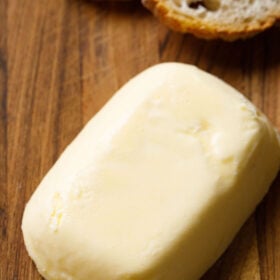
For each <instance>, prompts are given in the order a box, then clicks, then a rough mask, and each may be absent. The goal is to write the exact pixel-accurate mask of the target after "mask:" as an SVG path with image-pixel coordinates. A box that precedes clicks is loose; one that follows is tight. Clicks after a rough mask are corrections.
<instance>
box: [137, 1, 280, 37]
mask: <svg viewBox="0 0 280 280" xmlns="http://www.w3.org/2000/svg"><path fill="white" fill-rule="evenodd" d="M142 3H143V4H144V6H146V7H147V8H148V9H149V10H151V11H152V12H153V14H154V15H155V16H156V17H157V18H159V19H160V20H161V21H162V22H163V23H165V24H166V25H167V26H168V27H170V28H171V29H173V30H175V31H179V32H182V33H192V34H194V35H195V36H197V37H201V38H205V39H216V38H221V39H224V40H227V41H233V40H236V39H241V38H243V39H244V38H248V37H251V36H253V35H255V34H257V33H259V32H261V31H263V30H265V29H267V28H269V27H271V26H273V25H274V24H275V23H276V22H277V21H278V20H279V19H280V0H142Z"/></svg>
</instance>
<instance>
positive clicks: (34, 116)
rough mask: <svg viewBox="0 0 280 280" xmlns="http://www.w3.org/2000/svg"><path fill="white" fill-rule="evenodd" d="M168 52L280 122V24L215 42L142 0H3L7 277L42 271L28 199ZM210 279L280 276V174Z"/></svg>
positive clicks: (2, 186)
mask: <svg viewBox="0 0 280 280" xmlns="http://www.w3.org/2000/svg"><path fill="white" fill-rule="evenodd" d="M161 61H181V62H186V63H193V64H196V65H197V66H199V67H200V68H202V69H205V70H207V71H209V72H211V73H213V74H215V75H217V76H218V77H220V78H222V79H224V80H225V81H227V82H228V83H230V84H231V85H233V86H234V87H236V88H237V89H239V90H240V91H242V92H243V93H244V94H245V95H246V96H248V97H249V98H250V99H251V100H252V101H253V102H254V103H255V104H256V105H257V106H258V107H259V108H261V109H262V110H263V111H264V112H265V113H266V114H267V115H268V116H269V117H270V119H271V120H272V121H273V123H274V124H275V125H276V126H277V127H278V128H280V31H279V29H276V28H274V29H271V30H270V31H268V32H265V33H264V34H261V35H259V36H257V37H255V38H253V39H250V40H248V41H240V42H235V43H224V42H221V41H212V42H206V41H203V40H199V39H196V38H194V37H192V36H190V35H185V36H183V35H180V34H176V33H173V32H171V31H169V30H168V29H167V28H165V27H164V26H162V25H161V24H159V23H158V22H157V21H156V20H155V19H154V18H153V17H152V16H151V15H150V13H149V12H147V11H146V10H145V9H144V8H143V7H142V6H141V5H140V3H139V2H137V1H132V2H131V3H128V2H126V3H125V2H123V3H119V4H116V3H115V4H108V3H107V4H106V3H104V1H103V3H102V2H99V3H93V2H88V1H79V0H60V1H57V0H39V1H34V0H33V1H31V0H24V1H22V0H10V1H9V0H0V179H1V181H0V279H1V280H37V279H41V278H40V276H39V275H38V273H37V271H36V269H35V267H34V265H33V263H32V262H31V260H30V258H29V257H28V256H27V253H26V251H25V248H24V244H23V240H22V234H21V228H20V227H21V218H22V212H23V209H24V205H25V203H26V202H27V200H28V199H29V197H30V195H31V193H32V192H33V190H34V189H35V188H36V186H37V185H38V183H39V182H40V180H41V179H42V177H43V176H44V174H45V173H46V172H47V171H48V169H49V168H50V167H51V166H52V164H53V163H54V162H55V160H56V159H57V157H58V156H59V154H60V153H61V152H62V151H63V149H64V148H65V147H66V145H67V144H69V143H70V142H71V140H72V139H73V138H74V137H75V135H76V134H77V133H78V132H79V131H80V129H81V128H82V127H83V125H84V124H85V123H86V122H87V121H88V120H89V119H90V118H91V117H92V116H93V115H94V114H95V113H96V112H97V111H98V110H99V109H100V108H101V107H102V105H103V104H104V103H105V102H106V101H107V100H108V99H109V98H110V97H111V96H112V94H113V93H114V92H115V91H116V90H117V89H118V88H119V87H120V86H121V85H122V84H124V83H125V82H126V81H127V80H128V79H129V78H131V77H132V76H133V75H135V74H136V73H138V72H139V71H141V70H143V69H145V68H146V67H148V66H150V65H153V64H155V63H158V62H161ZM210 279H211V280H238V279H240V280H279V279H280V177H279V178H278V179H277V180H276V181H275V183H274V185H273V186H272V188H271V190H270V192H269V194H268V195H267V197H266V198H265V199H264V201H263V202H262V204H261V205H260V206H259V207H258V208H257V210H256V212H255V213H254V215H253V216H252V217H251V218H250V219H249V221H248V222H247V223H246V224H245V226H244V227H243V228H242V230H241V231H240V233H239V234H238V236H237V237H236V239H235V240H234V242H233V244H232V245H231V246H230V248H229V249H228V250H227V252H226V253H225V254H224V255H223V256H222V257H221V258H220V260H219V261H218V262H217V263H216V264H215V266H214V267H213V268H211V269H210V271H209V272H208V273H207V274H206V275H205V277H203V280H210ZM89 280H94V279H89ZM174 280H176V279H174ZM186 280H187V279H186Z"/></svg>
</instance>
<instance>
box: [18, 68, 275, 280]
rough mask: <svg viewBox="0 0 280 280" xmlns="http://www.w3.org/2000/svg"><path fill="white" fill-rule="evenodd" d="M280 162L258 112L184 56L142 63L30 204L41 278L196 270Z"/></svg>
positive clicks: (144, 279) (154, 276)
mask: <svg viewBox="0 0 280 280" xmlns="http://www.w3.org/2000/svg"><path fill="white" fill-rule="evenodd" d="M279 163H280V148H279V142H278V139H277V134H276V132H275V130H274V129H273V127H272V126H271V125H270V124H269V122H268V120H267V119H266V117H264V115H263V114H261V113H260V112H259V111H258V110H257V109H256V108H255V107H254V106H253V105H252V104H251V103H250V102H249V101H248V100H247V99H245V98H244V97H243V96H242V95H241V94H240V93H238V92H237V91H236V90H234V89H233V88H231V87H230V86H228V85H227V84H225V83H224V82H222V81H221V80H219V79H217V78H215V77H213V76H211V75H209V74H207V73H205V72H203V71H201V70H199V69H197V68H195V67H193V66H189V65H184V64H179V63H165V64H160V65H157V66H154V67H152V68H149V69H148V70H146V71H144V72H143V73H141V74H140V75H138V76H137V77H135V78H134V79H132V80H131V81H129V82H128V83H127V84H126V85H125V86H124V87H123V88H121V89H120V90H119V91H118V92H117V93H116V95H115V96H114V97H113V98H112V99H111V100H110V101H109V102H108V104H107V105H106V106H105V107H104V108H103V109H102V110H101V111H100V112H99V113H98V114H97V115H96V116H95V117H94V118H92V120H91V121H90V122H89V123H88V124H87V126H86V127H85V128H84V129H83V130H82V132H81V133H80V134H79V135H78V136H77V138H76V139H75V140H74V141H73V142H72V143H71V144H70V145H69V147H68V148H67V149H66V150H65V152H64V153H63V154H62V156H61V157H60V158H59V160H58V161H57V162H56V164H55V165H54V167H53V168H52V169H51V170H50V172H49V173H48V174H47V175H46V177H45V178H44V180H43V181H42V183H41V184H40V186H39V187H38V188H37V190H36V191H35V193H34V194H33V196H32V198H31V199H30V201H29V203H28V204H27V206H26V209H25V213H24V217H23V224H22V229H23V233H24V240H25V244H26V247H27V250H28V252H29V254H30V256H31V258H32V259H33V260H34V261H35V263H36V265H37V267H38V269H39V271H40V273H41V274H42V275H43V276H44V277H45V278H46V279H48V280H196V279H198V278H199V277H200V276H201V275H202V274H203V273H204V272H205V271H206V270H207V269H208V268H209V266H211V264H213V262H214V261H215V260H216V259H217V258H218V257H219V256H220V255H221V253H222V252H223V251H224V250H225V249H226V247H227V246H228V245H229V243H230V242H231V240H232V239H233V237H234V235H235V234H236V233H237V231H238V230H239V228H240V227H241V225H242V224H243V223H244V221H245V220H246V219H247V218H248V216H249V215H250V214H251V213H252V211H253V210H254V208H255V207H256V205H257V204H258V203H259V202H260V200H261V199H262V198H263V196H264V194H265V193H266V192H267V190H268V187H269V185H270V183H271V182H272V180H273V178H274V177H275V176H276V173H277V171H278V169H279Z"/></svg>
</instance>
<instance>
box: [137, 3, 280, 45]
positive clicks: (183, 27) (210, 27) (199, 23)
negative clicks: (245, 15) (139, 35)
mask: <svg viewBox="0 0 280 280" xmlns="http://www.w3.org/2000/svg"><path fill="white" fill-rule="evenodd" d="M142 3H143V5H144V6H145V7H147V8H148V9H149V10H150V11H151V12H152V13H153V14H154V15H155V16H156V17H157V18H158V19H159V20H160V21H161V22H162V23H164V24H165V25H167V26H168V27H169V28H171V29H173V30H174V31H177V32H181V33H191V34H193V35H195V36H197V37H199V38H204V39H223V40H226V41H234V40H237V39H246V38H249V37H252V36H254V35H256V34H258V33H260V32H262V31H264V30H266V29H268V28H270V27H271V26H273V25H274V24H275V23H276V22H277V21H278V20H279V19H280V12H279V11H272V12H271V14H270V15H269V16H268V17H267V18H266V19H265V21H259V22H254V23H250V22H247V23H245V22H244V23H242V24H236V23H234V24H228V25H219V24H217V23H214V22H210V21H206V20H203V19H200V18H196V17H192V16H189V15H185V14H183V13H179V12H178V11H176V10H175V9H172V8H170V7H169V6H168V5H167V4H166V2H165V1H163V0H142Z"/></svg>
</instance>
